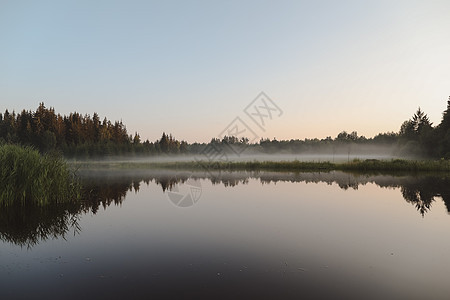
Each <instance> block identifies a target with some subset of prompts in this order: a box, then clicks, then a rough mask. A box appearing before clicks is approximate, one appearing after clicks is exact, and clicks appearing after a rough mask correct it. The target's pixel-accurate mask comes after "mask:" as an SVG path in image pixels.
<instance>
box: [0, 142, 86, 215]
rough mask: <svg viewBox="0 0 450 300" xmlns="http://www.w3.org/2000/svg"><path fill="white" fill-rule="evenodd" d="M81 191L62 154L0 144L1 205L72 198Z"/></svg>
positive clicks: (37, 202) (41, 204)
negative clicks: (42, 152)
mask: <svg viewBox="0 0 450 300" xmlns="http://www.w3.org/2000/svg"><path fill="white" fill-rule="evenodd" d="M80 191H81V187H80V185H79V183H78V181H77V179H76V177H75V174H74V172H73V171H72V170H71V169H70V167H69V166H68V165H67V164H66V162H65V161H64V160H63V159H62V158H61V157H58V156H56V155H51V154H45V155H41V154H40V153H39V152H38V151H36V150H34V149H32V148H30V147H20V146H16V145H0V206H3V207H7V206H12V205H21V206H24V205H35V206H45V205H48V204H52V203H62V202H71V201H76V200H78V199H80V198H81V192H80Z"/></svg>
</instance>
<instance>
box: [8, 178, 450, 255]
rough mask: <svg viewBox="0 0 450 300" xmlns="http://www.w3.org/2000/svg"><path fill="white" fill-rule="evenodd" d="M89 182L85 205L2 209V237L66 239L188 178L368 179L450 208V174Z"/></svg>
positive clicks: (421, 204)
mask: <svg viewBox="0 0 450 300" xmlns="http://www.w3.org/2000/svg"><path fill="white" fill-rule="evenodd" d="M80 174H81V177H82V182H83V186H84V195H85V196H84V200H83V201H81V202H79V203H68V204H58V205H50V206H48V207H37V206H25V207H24V206H11V207H7V208H3V209H2V210H0V239H1V240H2V241H5V242H10V243H12V244H15V245H19V246H26V247H32V246H34V245H36V244H38V243H39V242H41V241H45V240H48V239H56V238H66V236H67V235H68V234H77V233H79V232H80V231H81V228H80V225H79V220H80V217H81V216H82V215H83V214H86V213H92V214H96V213H97V212H98V210H99V209H100V208H101V207H103V209H106V208H107V207H108V206H110V205H111V204H114V205H120V204H122V202H123V201H124V199H125V197H126V195H127V193H129V192H138V191H139V189H140V187H141V185H142V184H145V185H150V183H151V182H154V183H155V184H156V185H157V186H160V187H161V189H162V191H163V192H167V191H171V190H172V189H173V188H174V187H175V186H176V185H181V184H183V183H185V182H186V181H187V180H188V179H190V178H191V179H194V180H196V179H198V180H209V181H210V182H211V183H212V184H213V185H217V184H223V185H224V186H225V187H233V186H236V185H239V184H244V185H245V184H248V183H249V181H250V180H259V181H260V182H261V184H271V183H277V182H305V183H326V184H328V185H332V184H337V185H338V186H339V187H340V188H341V189H344V190H347V189H355V190H356V189H358V188H359V187H360V186H363V185H366V184H368V183H373V184H376V185H377V186H379V187H381V188H395V189H397V188H398V189H400V191H401V194H402V196H403V198H404V199H405V200H406V201H407V202H408V203H411V204H412V205H414V206H415V208H416V209H417V211H418V212H419V213H420V214H421V215H422V216H425V214H426V213H427V212H428V211H429V210H430V209H431V206H432V204H433V202H434V201H436V198H441V199H442V200H443V201H444V203H445V206H446V208H447V211H448V212H450V177H446V176H442V175H421V176H411V175H404V176H403V175H398V174H397V175H395V176H394V175H367V174H351V173H344V172H340V171H333V172H321V173H281V172H217V173H215V174H211V173H202V172H194V173H189V172H187V173H177V172H174V171H151V170H129V171H128V170H125V171H124V170H120V171H111V170H99V171H93V170H89V171H88V172H87V171H86V172H85V173H84V172H83V171H80Z"/></svg>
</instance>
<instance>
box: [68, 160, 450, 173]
mask: <svg viewBox="0 0 450 300" xmlns="http://www.w3.org/2000/svg"><path fill="white" fill-rule="evenodd" d="M74 165H76V166H77V167H78V168H80V169H174V170H203V171H206V172H212V171H291V172H297V171H298V172H310V171H314V172H316V171H324V172H327V171H334V170H336V171H355V172H387V173H392V172H450V161H449V160H404V159H392V160H377V159H366V160H359V159H354V160H352V161H350V162H342V163H332V162H329V161H324V162H314V161H298V160H294V161H229V162H218V161H181V162H176V161H174V162H101V161H98V162H78V163H74Z"/></svg>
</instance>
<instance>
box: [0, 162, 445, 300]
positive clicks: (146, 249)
mask: <svg viewBox="0 0 450 300" xmlns="http://www.w3.org/2000/svg"><path fill="white" fill-rule="evenodd" d="M213 175H214V176H212V177H210V175H207V174H203V173H193V174H192V173H173V172H169V171H167V172H158V173H155V172H149V171H98V172H94V171H89V172H85V173H84V174H83V178H84V185H85V186H86V188H87V190H88V191H89V193H88V199H87V200H86V201H85V202H83V203H81V204H72V205H66V206H62V207H49V208H46V209H36V208H21V209H18V208H8V209H2V211H1V213H0V239H1V241H0V291H1V295H2V296H1V298H2V299H37V298H63V297H64V298H66V299H76V298H81V297H84V298H95V299H99V298H109V299H121V298H145V299H148V298H155V299H161V298H175V299H182V298H184V299H203V298H207V299H216V298H220V299H248V298H263V299H299V298H316V299H321V298H324V299H330V298H333V299H448V297H449V295H450V285H449V284H448V282H449V278H450V260H449V259H448V258H449V257H450V239H449V238H448V235H449V232H450V217H449V215H448V211H449V208H450V179H449V178H447V177H445V176H442V175H427V176H423V175H422V176H411V175H396V176H392V175H370V176H369V175H351V174H345V173H339V172H331V173H300V174H289V173H270V172H262V173H245V172H242V173H233V174H230V173H221V174H213Z"/></svg>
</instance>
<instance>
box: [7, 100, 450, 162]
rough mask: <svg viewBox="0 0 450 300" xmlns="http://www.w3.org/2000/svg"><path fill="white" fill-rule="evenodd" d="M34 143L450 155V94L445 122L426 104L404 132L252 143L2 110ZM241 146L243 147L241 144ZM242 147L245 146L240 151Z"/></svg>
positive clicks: (83, 151) (104, 152)
mask: <svg viewBox="0 0 450 300" xmlns="http://www.w3.org/2000/svg"><path fill="white" fill-rule="evenodd" d="M4 143H7V144H18V145H23V146H31V147H33V148H35V149H37V150H39V151H40V152H41V153H53V152H55V153H61V154H62V155H64V156H65V157H68V158H74V157H75V158H98V157H105V156H116V155H160V154H169V155H176V154H191V155H192V154H194V155H195V154H200V153H202V152H203V151H205V149H207V148H208V147H214V149H219V151H223V152H224V153H233V152H234V153H236V149H244V150H245V151H246V152H245V153H261V154H275V153H276V154H279V153H285V154H300V153H315V154H317V153H321V154H333V155H334V154H345V153H347V152H348V153H350V151H354V150H352V149H355V147H359V148H358V149H374V148H373V147H374V146H379V147H389V148H390V149H392V151H393V153H392V154H394V155H398V156H416V157H423V158H435V159H436V158H438V159H440V158H445V159H449V158H450V97H449V100H448V101H447V109H446V110H445V111H444V112H443V116H442V120H441V122H440V124H438V125H436V126H433V124H432V123H431V122H430V120H429V118H428V116H427V114H426V113H425V112H423V111H422V110H421V109H420V108H419V109H418V110H417V111H416V113H414V114H413V116H412V117H411V119H409V120H406V121H404V122H403V124H401V126H400V128H399V131H398V132H387V133H380V134H377V135H376V136H374V137H370V138H367V137H365V136H359V135H358V133H357V132H356V131H353V132H350V133H348V132H346V131H342V132H341V133H339V134H338V135H337V136H336V137H335V138H332V137H331V136H329V137H326V138H324V139H317V138H316V139H303V140H301V139H291V140H277V139H276V138H273V139H268V138H261V139H260V140H259V141H258V142H255V143H249V141H248V139H247V138H237V137H234V136H225V137H223V138H222V139H218V138H212V139H211V141H210V142H209V143H197V142H194V143H187V142H186V141H183V140H181V141H180V140H177V139H176V138H175V137H174V136H172V134H166V133H162V136H161V138H160V139H158V140H156V141H149V140H145V141H142V140H141V138H140V135H139V133H137V132H136V133H134V135H133V134H129V133H128V131H127V129H126V126H125V125H124V124H123V123H122V122H121V121H114V122H112V121H110V120H108V119H107V118H106V117H105V118H103V120H101V119H100V117H99V115H98V114H97V113H94V114H93V115H92V116H90V115H88V114H85V115H82V114H80V113H77V112H73V113H70V114H69V115H68V116H66V115H64V116H62V115H60V114H57V113H55V109H54V108H46V107H45V104H44V103H40V104H39V106H38V108H37V109H36V111H27V110H23V111H22V112H20V113H16V112H14V111H13V112H9V111H8V110H7V109H6V110H5V112H4V113H3V114H2V113H0V144H4ZM239 151H240V150H239ZM239 153H241V152H239Z"/></svg>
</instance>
